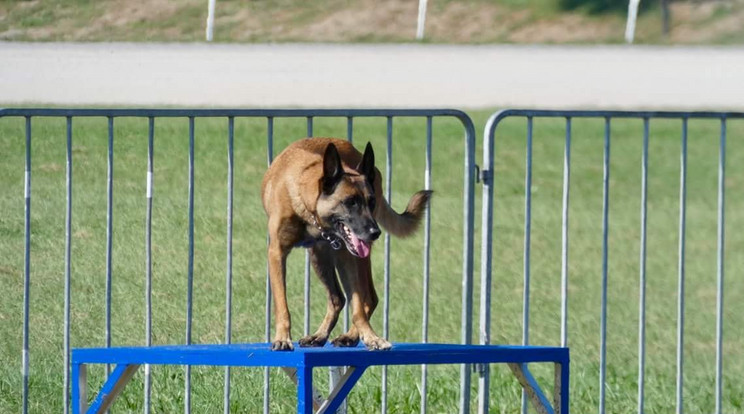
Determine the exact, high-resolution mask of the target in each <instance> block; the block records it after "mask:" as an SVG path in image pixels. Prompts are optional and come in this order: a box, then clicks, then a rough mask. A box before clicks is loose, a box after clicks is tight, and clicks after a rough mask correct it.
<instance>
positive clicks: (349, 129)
mask: <svg viewBox="0 0 744 414" xmlns="http://www.w3.org/2000/svg"><path fill="white" fill-rule="evenodd" d="M346 139H348V140H349V142H351V143H352V144H353V143H354V117H353V116H349V117H347V118H346ZM344 294H345V292H344ZM350 307H351V298H350V297H346V306H344V332H348V331H349V323H350V321H351V318H350V317H349V308H350ZM343 412H344V413H345V412H346V400H344V403H343Z"/></svg>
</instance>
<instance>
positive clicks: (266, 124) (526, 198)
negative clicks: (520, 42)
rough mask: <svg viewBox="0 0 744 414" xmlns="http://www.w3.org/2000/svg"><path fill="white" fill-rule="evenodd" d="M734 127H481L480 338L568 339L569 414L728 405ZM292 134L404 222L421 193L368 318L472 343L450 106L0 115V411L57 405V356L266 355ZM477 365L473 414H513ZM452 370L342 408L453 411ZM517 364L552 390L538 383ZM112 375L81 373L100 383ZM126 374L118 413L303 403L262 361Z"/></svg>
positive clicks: (295, 291) (735, 332)
mask: <svg viewBox="0 0 744 414" xmlns="http://www.w3.org/2000/svg"><path fill="white" fill-rule="evenodd" d="M742 118H744V114H741V113H712V112H690V113H683V112H618V111H610V112H606V111H519V110H508V111H502V112H499V113H497V114H494V115H493V116H492V117H491V119H490V120H489V122H488V124H487V126H486V130H485V134H484V147H483V160H484V162H483V172H482V174H481V177H482V181H483V200H482V201H483V204H482V217H481V219H482V230H483V232H482V240H481V249H482V250H481V278H480V279H481V280H480V285H479V286H476V288H478V287H479V288H480V292H481V295H480V302H481V303H480V306H479V309H478V311H479V313H480V323H479V325H480V335H479V336H480V341H481V342H483V343H512V344H514V343H525V344H526V343H535V344H541V345H551V344H560V345H564V346H565V345H567V346H570V347H571V349H572V373H573V375H572V384H571V390H570V392H571V397H572V398H571V407H572V409H573V410H574V411H578V412H593V411H599V412H630V411H637V412H644V411H645V412H656V411H660V412H661V411H663V412H666V411H671V410H676V411H677V412H682V411H685V410H686V411H690V412H708V411H711V410H713V409H715V411H716V412H738V411H742V409H743V407H744V384H742V382H741V381H738V377H737V374H738V373H740V372H744V358H742V356H741V354H740V353H739V352H738V349H740V347H741V340H740V339H739V338H741V337H744V336H743V335H742V333H743V332H742V331H744V326H742V323H741V321H740V318H739V317H738V315H740V314H742V313H744V289H743V287H744V286H742V284H743V283H744V282H743V281H742V278H741V275H740V274H739V271H738V269H740V268H741V267H742V265H744V257H742V255H740V254H739V252H740V251H742V248H743V247H744V236H742V235H741V234H740V232H737V231H736V229H738V228H739V227H740V226H741V225H744V213H742V212H741V211H740V210H741V209H738V208H737V207H738V206H739V205H741V203H743V202H744V186H742V182H741V181H742V177H744V162H742V161H744V144H742V143H741V142H740V140H737V139H736V138H737V137H739V136H741V135H742V133H743V132H744V121H743V120H742ZM303 136H342V137H343V136H346V137H348V138H349V139H350V140H355V141H359V143H358V144H357V146H361V145H362V144H363V143H365V142H366V141H367V140H369V141H371V142H372V143H373V145H374V147H375V149H376V151H377V154H378V157H377V159H378V168H380V169H381V171H383V175H384V176H385V179H386V183H385V184H386V185H385V191H386V192H387V195H388V196H389V198H390V199H391V201H392V204H393V205H394V207H396V208H397V209H398V210H401V209H402V208H403V206H404V205H405V202H406V201H407V200H408V197H409V196H410V195H411V194H412V193H413V192H414V191H416V190H419V189H421V188H433V189H434V190H435V198H434V201H433V204H432V209H431V214H430V216H428V217H427V221H426V223H427V224H426V226H424V227H425V228H424V229H423V230H422V232H421V235H420V237H418V238H415V239H413V240H406V241H390V240H385V241H384V242H383V246H380V247H382V249H379V250H383V252H382V253H383V254H379V253H378V254H376V255H374V259H373V271H374V273H375V274H377V275H382V285H380V284H379V281H380V277H379V276H378V289H379V290H380V291H382V295H383V306H381V308H380V311H379V314H380V316H381V317H382V323H381V322H380V317H375V318H373V326H375V327H376V328H377V330H378V331H380V332H382V333H383V334H385V336H388V337H389V338H391V339H392V340H394V341H416V342H419V341H432V342H437V341H438V342H452V341H453V340H455V339H454V338H459V340H460V341H461V342H468V341H469V340H470V336H471V332H470V326H471V319H470V315H471V311H472V303H471V297H472V289H473V284H472V281H471V276H470V275H472V263H473V258H472V251H473V234H474V228H473V219H474V215H473V211H472V210H473V206H474V204H475V203H474V201H475V200H474V192H473V186H474V174H473V169H474V157H475V151H474V129H473V124H472V122H471V121H470V118H469V117H468V116H467V115H465V114H463V113H462V112H459V111H449V110H65V109H54V110H36V109H33V110H29V109H3V110H0V160H1V162H0V180H1V181H0V182H2V183H3V189H4V190H5V194H6V196H5V197H2V198H0V210H2V211H3V213H2V214H1V215H0V235H2V236H3V237H0V252H1V253H2V254H1V255H0V256H1V257H3V258H4V259H3V262H2V263H0V275H1V276H2V278H1V279H0V281H1V282H2V286H0V288H2V290H3V292H4V293H5V294H4V295H2V296H0V312H1V313H0V320H2V321H3V324H2V325H0V326H1V327H2V328H1V329H2V335H0V349H1V350H2V352H0V358H1V361H2V362H3V364H2V368H0V369H2V370H3V371H2V374H1V375H0V378H2V381H0V411H7V412H18V411H27V412H40V411H41V412H44V411H50V412H59V411H63V407H65V406H66V405H67V401H68V395H69V393H68V389H67V388H68V385H67V383H68V381H69V378H68V377H67V374H66V372H67V370H66V369H65V367H66V365H67V360H66V358H67V356H68V355H69V349H70V347H77V346H100V345H104V346H116V345H142V344H165V343H191V342H193V343H215V342H230V341H240V342H255V341H264V340H268V339H270V335H269V333H270V329H271V321H270V313H268V312H267V311H268V310H270V302H269V298H270V296H269V295H267V293H268V285H267V279H266V271H265V243H266V234H265V219H264V213H263V211H262V207H261V206H260V196H259V187H260V181H261V177H262V175H263V172H264V171H265V168H266V165H267V164H268V162H270V161H271V159H272V158H273V156H274V155H275V154H278V152H279V151H280V150H281V149H282V148H284V147H285V146H286V145H287V144H288V143H289V142H291V141H293V140H295V139H298V138H300V137H303ZM463 136H464V138H465V139H464V141H460V139H461V138H462V137H463ZM732 137H734V139H731V138H732ZM463 143H464V145H463ZM453 144H454V145H453ZM611 144H612V145H611ZM611 150H612V151H611ZM383 153H384V156H383V155H382V154H383ZM32 154H33V156H32ZM383 164H384V165H383ZM32 177H33V180H32ZM114 178H115V179H114ZM32 184H33V185H32ZM21 194H23V195H24V197H23V198H21V196H20V195H21ZM143 195H144V197H143ZM633 195H637V196H633ZM32 200H33V205H32V203H31V201H32ZM460 211H462V213H460ZM569 218H570V220H569ZM21 229H24V231H21ZM727 229H728V231H726V230H727ZM732 230H733V231H732ZM453 235H456V236H454V237H453ZM459 235H462V236H461V237H460V236H459ZM21 241H22V242H21ZM393 246H394V247H393ZM430 253H433V254H430ZM415 257H419V258H420V259H415V260H413V259H412V258H415ZM290 258H291V259H292V260H290V262H289V264H288V267H289V271H288V273H289V274H290V275H299V274H304V275H305V277H304V278H302V277H289V278H288V292H289V296H290V297H289V299H290V303H291V304H293V305H291V306H292V307H291V310H292V312H293V314H294V315H295V321H296V323H295V331H293V338H295V339H297V338H299V337H300V336H301V335H302V334H303V333H304V332H308V331H309V329H310V327H311V325H312V323H311V322H312V321H315V320H319V319H320V318H321V317H322V310H323V309H322V307H321V306H309V303H310V302H311V300H308V299H312V298H318V299H317V300H325V298H324V294H323V292H322V289H321V288H320V287H318V286H317V285H318V284H315V283H310V287H309V289H308V288H307V287H306V286H308V279H310V276H309V272H308V267H307V262H306V260H304V258H303V257H302V254H299V253H295V254H293V255H291V256H290ZM569 258H571V260H569ZM19 275H23V277H18V276H19ZM409 275H416V276H415V277H411V276H409ZM418 275H420V276H418ZM430 275H431V276H432V277H431V279H430V277H429V276H430ZM559 275H560V276H559ZM724 275H725V276H726V278H725V279H724ZM413 281H415V283H414V282H413ZM430 282H431V283H430ZM558 292H560V294H558ZM519 296H521V297H522V300H518V299H516V298H518V297H519ZM21 297H23V302H21ZM415 298H416V299H415ZM418 298H420V299H418ZM569 298H570V300H569ZM724 304H725V306H724ZM389 309H393V311H392V312H389ZM454 309H459V310H460V312H456V311H454ZM299 315H303V318H302V323H299V322H298V321H299V320H300V318H299ZM345 324H348V318H347V319H345ZM381 325H382V326H381ZM492 325H493V329H492V328H491V326H492ZM337 331H338V330H337ZM634 332H637V335H634V334H632V333H634ZM724 333H725V335H724ZM184 334H185V338H184ZM19 355H20V356H21V358H20V359H19V358H18V356H19ZM478 368H479V372H480V376H479V399H478V404H479V406H480V409H481V411H485V409H486V407H488V408H489V409H490V410H491V411H492V412H514V407H519V405H520V402H519V401H520V398H521V397H520V394H519V392H518V387H516V386H515V381H514V379H513V378H512V375H511V373H510V372H508V371H506V370H503V369H501V367H493V369H489V367H478ZM542 368H545V369H542ZM455 370H456V368H453V367H432V368H431V371H427V369H426V368H422V369H421V370H412V369H410V368H394V369H393V368H391V369H390V370H389V371H388V370H379V371H374V370H372V372H369V373H367V375H366V376H365V377H366V378H365V379H363V380H362V381H361V383H360V385H359V386H360V387H362V389H363V390H364V391H363V392H357V393H352V395H351V397H350V398H351V401H352V404H353V406H354V407H367V406H375V407H382V410H383V411H385V410H388V411H392V412H411V411H419V410H420V411H424V410H426V408H427V407H428V408H429V409H430V411H434V412H453V411H456V410H460V411H468V409H469V406H470V403H471V401H470V396H469V394H470V389H471V387H470V384H469V371H468V369H467V367H461V368H460V372H459V375H457V374H456V371H455ZM532 370H533V373H534V374H535V375H536V377H537V378H538V379H539V380H541V381H545V382H544V383H550V382H551V381H552V371H551V370H550V367H534V368H533V369H532ZM63 373H64V374H63ZM105 376H106V371H105V370H104V369H103V368H101V370H100V371H96V370H95V368H94V369H92V370H91V372H90V373H89V377H90V378H91V383H92V385H93V386H95V384H100V382H101V381H103V378H104V377H105ZM274 377H276V380H274ZM267 378H268V380H267ZM134 382H135V386H130V387H128V388H127V390H126V391H125V392H124V394H123V395H122V398H121V399H120V400H119V402H118V403H117V406H116V407H114V411H116V410H117V409H118V407H121V409H124V410H138V411H139V410H142V409H144V410H145V411H147V410H151V411H153V412H173V411H179V410H186V411H188V410H189V408H190V407H193V409H194V411H203V410H206V409H212V410H213V409H214V407H220V406H221V407H223V408H224V410H225V411H228V410H232V411H233V412H240V411H249V412H255V411H260V410H264V411H268V410H271V411H291V410H293V409H294V408H293V407H294V405H293V402H294V391H293V387H292V385H291V384H290V382H289V381H288V380H287V379H286V378H285V377H284V376H283V375H282V374H281V373H278V372H273V371H272V372H269V371H268V370H267V371H264V372H260V373H259V372H255V370H250V369H234V370H233V371H232V372H231V371H226V372H224V371H222V370H218V369H214V368H204V369H201V368H200V369H194V372H193V373H192V372H190V371H188V370H184V369H183V368H178V367H158V368H157V369H152V370H149V369H147V370H145V374H144V375H142V376H140V377H136V378H135V380H134ZM138 382H139V384H140V385H139V386H137V385H136V384H137V383H138ZM388 383H395V384H417V385H416V386H413V385H411V386H405V387H403V386H401V387H397V386H396V387H390V388H388V387H387V384H388ZM269 384H270V385H269ZM418 384H420V385H418ZM190 385H193V386H190ZM316 385H318V384H316ZM269 386H270V387H271V389H269ZM419 387H420V389H419ZM143 389H144V392H143ZM427 389H428V392H427V391H426V390H427ZM257 390H264V393H263V394H261V392H260V391H257ZM421 390H423V392H422V391H421ZM269 395H271V396H274V398H269ZM427 395H429V396H430V397H431V396H436V398H429V400H428V401H427ZM522 404H523V405H522V407H523V410H526V408H525V405H524V404H525V403H524V400H522Z"/></svg>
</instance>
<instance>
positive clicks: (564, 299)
mask: <svg viewBox="0 0 744 414" xmlns="http://www.w3.org/2000/svg"><path fill="white" fill-rule="evenodd" d="M570 186H571V118H570V117H566V143H565V145H564V149H563V215H562V218H561V346H563V347H565V346H568V203H569V194H570V189H571V187H570Z"/></svg>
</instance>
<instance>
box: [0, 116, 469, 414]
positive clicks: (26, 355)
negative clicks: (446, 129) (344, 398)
mask: <svg viewBox="0 0 744 414" xmlns="http://www.w3.org/2000/svg"><path fill="white" fill-rule="evenodd" d="M9 117H22V118H24V119H25V174H24V198H25V209H24V211H25V215H24V228H25V230H24V233H25V236H24V243H25V244H24V246H25V247H24V271H23V274H24V282H23V292H24V294H23V296H24V298H23V326H22V330H23V346H22V376H23V379H22V384H23V386H22V387H23V389H22V396H21V400H22V407H23V408H22V411H23V412H24V413H26V412H29V406H28V400H29V372H30V370H31V365H32V364H30V362H29V361H30V355H33V346H32V344H31V343H30V340H29V331H30V329H31V326H30V318H29V317H30V312H31V310H30V307H29V303H30V298H31V295H33V289H32V287H31V286H32V283H33V280H32V279H33V278H32V273H33V272H32V268H31V264H32V261H31V254H32V253H31V251H32V245H31V239H32V234H33V233H32V232H33V231H34V229H33V228H32V218H31V207H32V205H31V200H32V190H31V188H32V187H31V184H32V156H31V144H32V138H33V135H32V125H33V124H34V122H33V121H34V120H35V119H37V118H39V117H53V118H58V119H61V120H64V121H65V122H66V147H65V148H66V173H65V179H66V184H65V191H66V208H65V241H64V246H65V248H64V298H65V301H64V306H63V308H64V311H63V312H64V318H63V319H64V334H63V335H64V340H63V350H62V352H63V358H64V367H65V373H64V385H63V394H64V401H63V403H64V410H65V413H66V412H68V409H69V396H70V393H69V384H70V378H69V355H70V337H71V334H70V324H71V312H70V309H71V290H72V288H71V282H72V281H73V280H74V275H73V271H72V269H71V262H72V261H73V260H74V258H73V257H72V256H73V254H72V251H71V246H72V240H71V237H72V234H71V233H72V230H71V226H72V217H73V204H72V192H73V187H74V185H73V162H74V157H73V153H74V152H75V151H74V147H73V144H72V143H73V121H74V120H75V119H78V118H104V119H107V120H108V154H107V155H108V156H107V177H106V193H107V211H106V264H105V275H106V287H105V292H106V294H105V296H106V297H105V327H104V329H105V346H107V347H108V346H111V345H112V340H111V337H112V334H111V329H112V324H115V323H116V321H115V320H113V321H112V315H111V307H112V306H111V301H112V298H111V297H112V290H113V288H114V278H113V265H112V249H113V236H112V233H113V230H112V229H113V224H112V223H113V208H112V206H113V199H114V198H113V194H114V174H113V167H114V158H115V157H114V142H115V127H114V124H115V121H116V120H117V119H120V118H125V117H134V118H142V119H147V121H148V137H147V138H148V139H147V174H146V182H145V184H144V187H145V188H146V199H147V201H146V211H143V212H142V213H143V215H144V217H145V226H146V230H145V235H146V237H145V243H144V246H143V249H144V250H145V252H146V263H145V272H144V273H145V292H144V293H145V306H146V309H145V314H146V327H145V334H144V343H145V345H148V346H149V345H152V344H153V336H152V320H153V298H152V276H153V271H152V266H153V256H152V252H153V244H152V223H153V218H152V217H153V215H152V213H153V200H154V198H155V197H154V194H153V182H154V177H153V176H154V174H153V147H154V141H155V123H156V120H158V119H161V118H186V119H187V120H188V131H189V132H188V138H189V148H188V236H187V237H188V257H187V263H186V267H187V299H186V303H187V306H186V309H185V320H186V332H185V336H186V338H185V343H186V344H190V343H192V319H193V301H194V265H195V260H194V244H195V242H194V210H195V208H194V193H195V186H194V171H195V168H194V152H195V151H194V147H195V140H196V137H195V135H196V134H195V120H196V119H201V118H224V119H225V122H227V131H228V134H227V137H226V138H227V141H226V142H227V146H226V147H227V160H226V163H227V198H226V204H227V216H226V223H227V230H226V232H227V233H226V234H227V242H226V244H227V245H226V251H227V258H226V263H225V266H226V274H225V288H226V297H225V318H226V319H225V320H226V325H225V331H224V334H225V336H224V338H225V339H224V340H225V342H226V343H230V342H231V341H232V340H233V338H232V336H233V335H232V307H233V305H232V296H233V293H232V278H233V253H232V249H233V192H234V191H233V190H234V182H233V176H234V156H233V154H234V139H235V120H236V119H241V118H259V119H265V120H266V130H267V137H266V139H267V148H268V151H267V162H268V163H270V162H271V160H272V158H273V156H274V144H273V141H274V126H275V121H277V120H280V119H282V120H283V119H287V118H300V119H301V118H305V119H306V132H307V136H310V137H312V136H313V135H314V134H313V132H314V131H313V126H314V120H315V119H318V118H336V119H340V120H344V119H345V120H346V137H347V138H348V139H349V140H352V139H353V133H354V121H355V120H356V119H358V118H382V119H385V120H386V122H387V141H386V142H387V147H386V155H387V157H386V164H385V171H384V174H385V177H386V184H385V191H386V196H387V198H388V199H390V198H391V195H392V192H391V184H392V177H393V164H392V155H393V154H392V143H393V139H394V137H393V131H394V128H393V121H394V120H395V119H396V118H402V117H406V118H409V117H413V118H420V119H423V120H425V121H426V131H425V132H423V134H425V140H426V141H425V142H426V145H425V156H426V166H425V171H424V176H425V186H426V188H429V187H430V185H431V174H432V169H433V168H432V145H433V144H432V141H433V139H434V133H433V127H432V123H433V120H434V119H439V118H451V119H454V120H456V121H459V123H460V124H461V130H462V131H463V137H464V141H463V145H464V152H463V153H464V160H463V162H464V166H463V168H464V170H463V171H464V175H463V183H464V184H463V187H462V188H463V192H462V197H463V201H462V205H463V216H462V220H463V236H462V237H463V239H462V246H463V247H462V276H461V282H462V292H461V300H462V304H461V337H460V340H461V342H462V343H470V342H471V334H472V333H471V326H472V323H471V318H472V266H473V205H474V180H475V177H474V175H475V174H474V156H475V149H474V148H475V133H474V127H473V123H472V121H471V120H470V118H469V117H468V116H467V115H466V114H465V113H463V112H460V111H456V110H438V109H433V110H393V109H379V110H321V109H316V110H301V109H298V110H268V109H267V110H239V109H214V110H212V109H209V110H181V109H173V110H169V109H165V110H155V109H113V110H111V109H0V121H1V120H3V119H7V118H9ZM339 135H341V136H343V132H342V133H340V134H336V136H339ZM213 138H214V137H209V139H213ZM295 138H299V137H295ZM437 138H440V137H437ZM449 138H451V137H444V136H441V140H442V144H441V145H442V147H443V148H447V147H451V146H452V145H453V143H452V142H451V141H446V140H447V139H449ZM222 139H223V138H220V141H219V142H224V141H221V140H222ZM378 151H379V150H378ZM381 169H382V168H381ZM425 220H426V221H425V227H424V265H423V269H424V270H423V276H422V282H423V298H422V303H423V310H422V314H423V321H422V336H421V340H422V341H423V342H427V340H428V337H427V335H428V334H427V332H428V331H427V330H428V317H429V309H428V306H429V272H430V270H429V260H430V259H429V240H430V237H431V236H430V218H429V215H428V213H427V216H426V219H425ZM450 239H451V237H450ZM263 249H264V248H260V250H261V251H262V252H263ZM384 251H385V257H384V288H383V304H382V305H383V306H382V308H383V335H384V336H385V337H388V334H389V327H388V325H389V323H388V321H389V314H388V313H389V307H388V304H389V285H390V273H391V272H390V240H389V235H386V237H385V241H384ZM184 259H186V258H184ZM309 269H310V268H309V262H308V260H307V256H306V261H305V281H304V283H305V288H304V289H305V290H304V297H305V315H304V332H305V333H306V334H307V333H308V332H309V329H310V327H309V322H310V311H309V305H310V303H309V302H310V290H309V288H308V285H309V279H310V270H309ZM269 289H270V288H269V282H268V274H267V279H266V303H265V309H266V316H265V318H266V319H265V329H266V332H265V335H266V340H267V341H268V340H270V330H271V312H270V307H271V303H270V299H271V295H270V290H269ZM348 321H349V319H348V311H347V314H346V316H345V318H344V325H345V326H344V328H347V326H348ZM73 322H75V321H73ZM88 345H94V344H88ZM148 368H149V367H146V369H145V378H144V389H145V391H144V402H143V404H144V407H145V412H149V410H150V404H151V403H150V394H151V391H150V389H151V379H150V370H149V369H148ZM460 372H461V375H460V403H459V404H460V410H461V411H462V412H465V411H468V409H469V400H470V396H469V394H470V374H469V368H468V367H467V366H463V367H462V368H461V370H460ZM230 376H231V373H230V369H229V368H227V369H226V371H225V374H224V411H225V412H226V413H227V412H229V410H230V389H231V387H230ZM332 376H333V372H332ZM190 378H191V372H190V369H189V368H188V367H187V368H186V371H185V381H184V382H185V389H184V406H185V412H190V407H191V401H190V399H191V384H190ZM268 379H269V371H268V368H267V369H266V371H265V381H264V405H263V407H264V412H268V410H269V382H268ZM421 381H422V389H421V410H422V412H424V411H425V410H426V381H427V371H426V367H425V366H424V367H422V376H421ZM386 384H387V378H386V371H384V370H383V373H382V411H383V412H385V411H386V400H387V399H386V395H387V386H386Z"/></svg>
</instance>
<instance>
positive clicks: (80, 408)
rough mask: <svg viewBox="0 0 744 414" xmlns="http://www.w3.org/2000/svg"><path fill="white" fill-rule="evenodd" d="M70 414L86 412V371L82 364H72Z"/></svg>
mask: <svg viewBox="0 0 744 414" xmlns="http://www.w3.org/2000/svg"><path fill="white" fill-rule="evenodd" d="M70 377H71V378H72V414H84V413H85V412H86V411H87V410H88V369H87V366H86V365H84V364H72V375H70Z"/></svg>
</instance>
